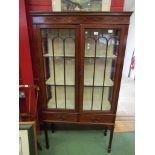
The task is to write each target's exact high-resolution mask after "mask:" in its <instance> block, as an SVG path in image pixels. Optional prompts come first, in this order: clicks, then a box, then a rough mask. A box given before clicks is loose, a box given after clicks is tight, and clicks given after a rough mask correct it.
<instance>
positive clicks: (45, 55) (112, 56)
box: [43, 53, 117, 59]
mask: <svg viewBox="0 0 155 155" xmlns="http://www.w3.org/2000/svg"><path fill="white" fill-rule="evenodd" d="M43 56H44V57H53V54H52V53H47V54H43ZM54 57H64V55H62V54H55V55H54ZM65 57H67V58H75V56H74V55H68V54H67V55H65ZM84 58H95V57H94V56H93V55H85V57H84ZM96 58H104V59H105V58H106V56H105V55H97V56H96ZM107 58H108V59H115V58H117V56H116V55H107Z"/></svg>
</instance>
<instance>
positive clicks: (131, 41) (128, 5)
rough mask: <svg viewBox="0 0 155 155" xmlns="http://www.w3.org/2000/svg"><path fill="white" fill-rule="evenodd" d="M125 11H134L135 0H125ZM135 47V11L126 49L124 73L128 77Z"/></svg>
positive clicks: (131, 20) (131, 19)
mask: <svg viewBox="0 0 155 155" xmlns="http://www.w3.org/2000/svg"><path fill="white" fill-rule="evenodd" d="M124 11H134V0H125V5H124ZM134 48H135V13H133V14H132V16H131V17H130V25H129V31H128V38H127V46H126V51H125V59H124V67H123V75H124V76H125V77H128V73H129V68H130V63H131V58H132V54H133V51H134Z"/></svg>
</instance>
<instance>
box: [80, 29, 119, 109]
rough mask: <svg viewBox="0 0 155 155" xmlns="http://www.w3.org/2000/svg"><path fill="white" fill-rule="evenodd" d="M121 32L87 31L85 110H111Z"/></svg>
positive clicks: (107, 30) (105, 30)
mask: <svg viewBox="0 0 155 155" xmlns="http://www.w3.org/2000/svg"><path fill="white" fill-rule="evenodd" d="M118 37H119V31H118V30H109V29H86V30H85V54H84V94H83V110H100V111H102V110H110V109H111V101H112V87H113V85H114V73H115V65H116V58H117V52H118V45H119V41H118Z"/></svg>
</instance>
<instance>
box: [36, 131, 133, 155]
mask: <svg viewBox="0 0 155 155" xmlns="http://www.w3.org/2000/svg"><path fill="white" fill-rule="evenodd" d="M48 134H49V142H50V148H49V149H46V148H45V139H44V133H42V134H41V136H40V137H39V142H40V144H41V146H42V149H43V150H42V151H39V155H134V154H135V133H134V132H128V133H114V137H113V144H112V151H111V153H107V146H108V140H109V132H108V134H107V136H104V134H103V131H102V130H84V131H83V130H82V131H81V130H80V131H75V130H67V131H66V130H63V131H62V130H56V131H55V133H51V131H48Z"/></svg>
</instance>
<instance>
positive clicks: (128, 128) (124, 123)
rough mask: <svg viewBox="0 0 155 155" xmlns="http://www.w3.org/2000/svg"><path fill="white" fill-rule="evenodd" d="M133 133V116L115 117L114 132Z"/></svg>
mask: <svg viewBox="0 0 155 155" xmlns="http://www.w3.org/2000/svg"><path fill="white" fill-rule="evenodd" d="M132 131H135V117H134V116H118V117H116V123H115V129H114V132H132Z"/></svg>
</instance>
